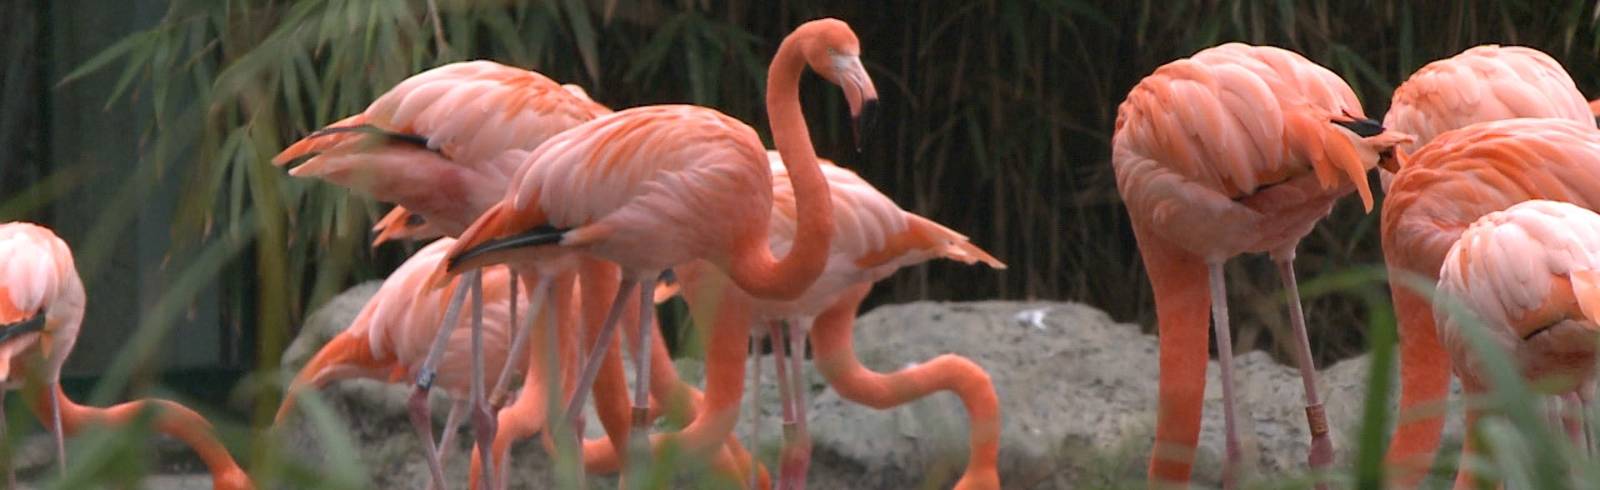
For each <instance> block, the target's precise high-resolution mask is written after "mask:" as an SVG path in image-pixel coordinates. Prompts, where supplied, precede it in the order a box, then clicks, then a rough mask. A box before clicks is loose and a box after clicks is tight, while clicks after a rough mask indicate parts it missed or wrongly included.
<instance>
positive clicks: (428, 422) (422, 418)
mask: <svg viewBox="0 0 1600 490" xmlns="http://www.w3.org/2000/svg"><path fill="white" fill-rule="evenodd" d="M478 277H479V272H478V271H477V270H473V271H471V272H468V273H467V274H466V275H465V276H464V278H463V280H464V281H474V280H476V279H477V278H478ZM463 285H464V283H457V286H456V289H455V291H454V292H452V293H450V303H449V304H448V305H446V306H445V310H444V324H443V325H440V326H439V333H438V334H436V335H435V336H434V339H433V345H431V346H429V348H428V357H427V358H426V359H423V361H422V368H420V369H418V370H417V383H416V386H414V387H413V388H412V390H411V398H410V399H408V400H406V411H407V412H409V413H410V415H411V427H412V429H414V430H416V432H417V436H418V437H420V438H421V439H422V445H423V447H424V448H425V449H426V450H427V451H426V457H427V460H428V473H429V474H430V476H431V477H432V479H433V483H432V485H433V487H434V488H444V467H443V466H441V465H440V464H439V459H438V458H436V457H435V455H436V454H437V453H438V452H439V449H438V447H436V446H435V445H434V442H433V420H432V419H433V416H432V414H431V413H430V412H431V411H430V410H429V406H428V391H429V390H431V389H432V388H433V380H434V377H435V376H437V375H438V369H439V360H440V359H442V358H443V357H444V349H445V346H446V345H447V344H449V343H450V333H451V331H453V330H455V327H456V324H457V323H458V321H459V320H460V318H461V304H462V303H464V302H466V299H467V289H468V288H466V287H462V286H463Z"/></svg>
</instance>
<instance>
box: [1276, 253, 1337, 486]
mask: <svg viewBox="0 0 1600 490" xmlns="http://www.w3.org/2000/svg"><path fill="white" fill-rule="evenodd" d="M1276 255H1278V256H1277V257H1274V258H1273V262H1277V265H1278V277H1279V278H1280V279H1282V280H1283V289H1284V290H1285V291H1287V292H1288V294H1289V323H1290V325H1292V326H1293V327H1294V336H1295V339H1296V343H1297V344H1298V345H1297V346H1296V347H1297V349H1296V350H1295V361H1296V362H1297V363H1299V365H1300V380H1301V381H1302V382H1303V383H1304V384H1305V395H1306V424H1307V426H1308V427H1310V429H1311V452H1310V455H1309V456H1308V457H1307V458H1306V459H1307V463H1308V464H1309V465H1310V466H1311V470H1312V471H1325V470H1327V469H1328V467H1330V466H1332V465H1333V438H1332V437H1329V436H1328V415H1327V414H1326V413H1325V412H1324V410H1323V408H1322V401H1321V400H1320V399H1318V397H1317V367H1316V364H1315V361H1314V360H1312V358H1311V340H1310V336H1309V335H1308V334H1307V333H1306V315H1305V312H1304V311H1302V308H1301V306H1300V286H1299V284H1298V281H1296V280H1295V277H1294V252H1293V251H1290V252H1288V253H1282V254H1276ZM1317 487H1318V488H1322V485H1321V484H1318V485H1317Z"/></svg>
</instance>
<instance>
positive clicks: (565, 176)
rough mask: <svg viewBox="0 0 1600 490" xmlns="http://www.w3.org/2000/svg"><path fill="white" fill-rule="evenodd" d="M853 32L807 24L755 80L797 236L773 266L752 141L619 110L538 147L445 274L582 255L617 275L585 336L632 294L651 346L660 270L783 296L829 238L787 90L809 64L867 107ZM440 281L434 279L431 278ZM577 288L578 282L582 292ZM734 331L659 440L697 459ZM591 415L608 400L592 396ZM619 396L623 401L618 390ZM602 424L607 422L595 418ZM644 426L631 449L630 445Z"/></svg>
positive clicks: (711, 114) (731, 354)
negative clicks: (702, 263)
mask: <svg viewBox="0 0 1600 490" xmlns="http://www.w3.org/2000/svg"><path fill="white" fill-rule="evenodd" d="M859 53H860V46H859V42H858V41H857V39H856V36H855V33H854V32H852V31H851V30H850V28H849V26H847V25H846V24H845V23H844V22H841V21H838V20H834V19H823V20H817V21H811V22H808V23H806V24H804V25H802V26H800V27H799V28H797V29H796V30H795V32H794V33H792V34H790V35H789V36H788V37H787V38H785V39H784V42H783V43H782V45H781V46H780V47H779V48H778V54H777V56H776V57H775V58H774V60H773V63H772V66H771V69H770V71H769V73H768V78H767V87H768V89H767V108H768V113H769V118H770V120H771V122H772V126H773V139H774V141H775V142H776V146H777V148H778V151H779V153H782V154H783V160H784V161H785V162H786V163H787V164H788V165H789V170H790V173H791V178H792V180H793V181H794V185H795V188H796V196H797V199H796V201H797V208H798V210H799V218H798V225H797V226H798V228H799V232H798V233H797V234H796V235H797V236H798V237H800V238H799V239H798V240H796V242H795V244H794V246H793V247H792V249H791V251H790V253H789V254H788V255H786V256H784V258H783V259H781V260H780V259H777V258H774V257H773V255H772V252H771V250H770V248H769V246H768V238H767V228H768V222H769V221H770V218H771V217H770V208H771V204H772V197H771V196H772V177H771V171H770V170H769V169H768V167H767V165H766V158H765V156H764V153H765V151H764V150H763V148H762V146H761V142H760V139H759V138H758V137H757V136H756V134H755V131H754V130H752V129H751V128H750V127H749V126H747V125H745V124H744V123H741V122H739V121H738V120H735V119H733V118H730V117H728V116H726V115H723V114H722V113H719V112H717V111H715V110H711V109H707V108H704V107H696V106H673V105H669V106H649V107H640V108H634V109H628V110H624V111H621V112H617V113H615V114H613V115H611V116H608V117H604V118H600V119H597V120H594V121H591V122H589V123H586V124H584V125H581V126H578V127H575V128H573V129H571V130H569V131H567V132H565V133H562V134H560V135H558V136H556V137H554V138H552V139H550V140H549V141H546V142H545V144H543V145H541V146H540V147H539V148H537V149H536V150H535V151H534V153H533V155H532V156H531V157H530V158H529V160H528V161H527V162H526V163H525V164H524V165H523V167H522V169H521V170H520V171H519V172H518V174H517V177H516V180H515V183H514V184H513V185H512V187H511V189H509V191H508V192H507V193H506V195H505V199H504V200H503V201H502V202H501V203H500V204H498V205H497V206H496V207H495V208H493V209H491V210H490V211H489V212H487V213H486V214H485V215H484V216H483V217H482V218H480V219H479V220H478V222H477V223H476V224H474V225H473V226H472V228H470V229H468V230H467V232H465V233H464V234H463V235H462V237H461V241H460V242H458V243H457V245H456V248H455V249H453V250H452V251H451V264H450V272H452V273H453V272H455V271H459V270H461V269H462V268H463V267H471V266H474V265H479V264H487V263H494V262H511V263H512V264H513V265H514V266H516V265H517V264H527V263H530V262H533V261H537V260H541V259H544V258H546V257H548V256H550V255H552V254H566V253H570V252H582V253H586V254H591V255H593V256H596V257H600V258H603V259H606V260H609V261H612V262H615V263H617V264H619V265H621V266H622V268H623V270H624V276H623V279H622V282H621V284H620V287H619V288H618V290H617V294H616V299H615V300H614V301H612V302H611V305H612V308H611V310H610V311H609V312H608V313H607V315H606V321H605V322H604V325H603V326H602V328H601V329H600V331H599V332H597V335H596V336H597V342H598V345H605V344H606V342H607V341H608V340H607V339H609V338H610V336H611V330H612V329H613V328H614V327H615V324H616V319H617V318H618V317H620V316H621V314H622V311H621V310H622V305H624V304H625V303H627V299H628V296H629V295H630V293H631V291H632V290H633V289H634V286H636V285H642V287H640V291H641V292H640V293H639V294H638V296H639V306H640V308H639V325H640V328H639V336H640V338H641V339H647V338H648V337H649V329H648V326H649V325H650V324H651V322H652V321H653V320H652V314H653V311H652V310H653V307H651V306H650V300H651V299H653V294H654V289H655V287H654V286H655V281H656V278H657V276H658V275H659V274H660V273H661V271H664V270H666V269H668V268H670V267H673V266H677V265H681V264H684V263H687V262H689V261H692V260H696V259H708V260H710V261H711V262H712V263H715V264H717V265H718V267H719V268H721V269H723V270H725V271H727V273H728V274H729V276H730V277H731V279H732V281H733V282H734V283H735V284H737V285H738V287H739V288H741V289H743V290H745V291H747V292H749V293H750V294H753V295H756V296H760V297H768V298H795V297H797V296H799V295H800V294H801V293H802V292H803V291H804V290H805V289H806V288H807V287H808V286H810V284H811V283H812V282H813V281H814V280H815V279H816V278H817V276H818V275H820V274H821V272H822V269H823V266H824V265H825V264H826V261H827V253H828V250H829V243H830V242H831V240H832V234H833V226H832V223H831V221H832V219H831V218H832V211H831V209H830V208H831V206H830V204H829V201H828V199H827V197H826V195H827V182H826V181H825V180H824V179H823V178H822V176H821V172H820V171H819V170H818V169H817V163H816V154H815V151H814V150H813V148H812V147H811V142H810V135H809V134H808V133H807V130H806V125H805V119H804V116H803V115H802V114H801V111H800V107H799V81H800V74H801V72H802V70H803V69H804V66H806V65H809V66H810V67H811V68H812V69H813V70H815V71H816V72H817V73H818V74H820V75H822V76H823V78H825V79H827V80H829V81H831V82H833V83H835V84H837V85H839V86H840V87H841V88H843V89H844V93H845V98H846V102H847V103H848V104H849V106H850V112H851V114H852V115H853V116H858V121H859V116H860V115H861V113H862V111H863V109H864V108H866V107H867V106H869V105H870V103H871V102H873V101H875V100H876V98H877V92H876V89H875V88H874V87H873V85H872V81H871V79H870V78H869V77H868V76H867V73H866V69H865V68H864V67H863V66H862V65H861V60H860V57H859ZM441 272H443V271H441ZM588 286H589V283H588V282H585V289H586V290H587V288H588ZM747 326H748V324H747V323H746V322H742V321H741V322H730V323H729V326H728V327H727V328H718V329H717V331H715V332H713V334H712V339H714V341H713V345H712V346H711V347H710V348H709V350H708V351H707V358H708V365H707V377H708V378H707V384H706V406H705V407H704V410H702V411H701V413H700V416H699V417H696V419H695V421H694V422H692V423H690V424H689V425H688V426H687V427H685V428H684V429H683V431H682V432H680V433H677V434H673V435H670V437H668V436H664V437H662V438H657V439H656V442H662V441H667V442H673V443H678V444H679V445H680V447H681V448H682V449H683V450H685V452H686V453H688V454H704V453H705V452H706V450H708V449H709V448H711V447H713V446H715V445H716V444H717V443H719V442H720V441H722V440H723V439H725V438H726V437H727V435H728V434H729V433H730V432H731V431H732V429H733V424H734V421H736V420H737V418H738V408H739V407H738V400H739V394H740V393H741V392H742V388H743V386H742V385H743V377H744V376H743V375H744V372H743V365H744V360H745V355H746V352H745V347H746V346H745V343H746V340H747V339H748V335H749V332H748V328H747ZM647 345H649V342H643V341H641V342H639V343H638V348H637V349H635V356H634V357H635V359H636V360H637V361H639V362H637V363H636V365H637V371H638V376H636V379H640V380H648V379H650V376H649V373H648V370H649V366H650V364H651V362H649V361H648V359H649V351H648V348H647V347H646V346H647ZM601 357H602V356H600V355H598V354H597V355H595V356H592V359H591V360H590V362H588V363H587V364H586V365H585V366H584V370H583V373H582V376H581V377H580V378H579V383H578V386H579V387H580V389H579V391H578V393H577V394H576V396H574V397H573V400H572V402H571V403H569V404H568V406H567V410H566V413H577V412H578V411H579V410H581V408H582V405H583V403H584V402H585V401H586V398H587V397H586V396H584V393H583V391H584V390H583V389H582V388H583V387H586V386H588V385H590V384H591V383H593V382H594V380H595V376H596V373H597V372H598V369H599V368H600V367H601V363H600V362H597V361H598V360H600V358H601ZM646 386H647V383H639V384H638V386H637V387H636V389H635V393H634V397H633V417H632V418H633V424H632V425H633V426H637V427H644V426H645V425H644V424H645V422H646V420H647V418H648V407H647V406H645V405H644V403H645V399H646V394H645V393H644V392H645V387H646ZM595 396H596V399H597V405H598V406H604V405H607V403H606V401H605V400H604V399H603V397H605V396H612V395H611V394H610V393H609V392H607V391H602V390H599V389H597V390H596V394H595ZM623 396H624V397H625V396H626V394H623ZM602 423H605V420H604V418H602ZM644 432H645V431H644V430H640V431H638V433H636V434H634V437H633V438H632V439H631V440H632V441H634V444H642V438H643V436H644Z"/></svg>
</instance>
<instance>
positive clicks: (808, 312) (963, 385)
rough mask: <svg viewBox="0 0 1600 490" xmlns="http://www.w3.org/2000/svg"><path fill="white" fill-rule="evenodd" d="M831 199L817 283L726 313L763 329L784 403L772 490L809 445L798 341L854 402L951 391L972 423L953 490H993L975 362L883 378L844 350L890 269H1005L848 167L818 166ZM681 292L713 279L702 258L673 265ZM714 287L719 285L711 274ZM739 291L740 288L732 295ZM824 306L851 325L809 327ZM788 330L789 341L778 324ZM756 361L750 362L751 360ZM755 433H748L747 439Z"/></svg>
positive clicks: (785, 189)
mask: <svg viewBox="0 0 1600 490" xmlns="http://www.w3.org/2000/svg"><path fill="white" fill-rule="evenodd" d="M767 156H768V160H769V165H770V166H771V168H772V186H773V200H772V216H773V219H772V222H771V225H770V231H769V238H768V239H769V241H770V243H771V246H772V252H773V253H774V254H781V253H785V252H786V251H787V250H788V249H789V247H790V244H792V243H794V240H795V233H796V229H797V225H796V218H797V216H796V209H797V208H796V202H795V190H794V185H793V183H792V182H791V181H790V180H789V172H788V171H787V170H786V169H785V167H784V165H783V162H782V159H781V157H780V156H779V154H778V153H777V152H770V151H769V152H768V153H767ZM819 165H820V168H821V169H822V174H823V177H824V178H826V179H827V181H828V191H829V193H830V194H831V196H832V201H833V223H834V240H833V247H832V250H831V251H830V252H829V254H828V265H827V267H826V268H825V269H824V271H823V273H822V275H821V276H820V277H819V278H818V279H817V281H816V282H815V283H813V284H812V285H811V287H810V288H807V289H806V291H805V292H804V293H803V294H802V295H801V296H800V297H799V298H796V299H794V300H788V301H782V300H764V299H759V298H755V297H752V296H750V295H746V294H734V295H732V298H734V299H736V300H737V304H734V303H733V302H724V303H722V304H721V305H720V307H723V308H730V307H731V308H739V309H746V310H748V311H749V312H750V315H751V317H752V319H753V320H754V321H755V324H757V325H765V326H767V327H768V333H769V336H770V338H771V339H772V343H773V353H774V356H773V360H774V363H775V364H776V365H777V369H776V370H777V373H778V374H777V376H778V379H777V384H778V392H779V398H780V400H781V402H782V403H783V407H782V413H783V424H784V431H783V433H784V448H783V452H782V458H781V465H780V467H779V475H780V483H779V488H795V489H799V488H805V473H806V468H807V467H808V465H809V460H810V449H811V442H810V437H809V435H807V433H806V428H805V421H806V414H805V406H806V401H805V391H804V388H803V387H802V386H803V381H802V380H803V379H804V374H803V371H802V369H803V368H802V366H801V364H802V361H803V358H804V357H805V356H804V353H805V336H806V334H807V332H810V333H811V335H812V339H813V344H814V346H815V347H816V350H815V356H816V359H817V360H816V364H817V366H818V368H819V370H820V371H821V372H822V374H823V375H824V377H825V378H826V379H827V380H828V382H829V384H830V385H832V386H833V387H834V389H835V390H838V391H839V393H840V395H842V396H844V397H845V398H846V399H849V400H851V401H854V402H857V403H861V404H865V405H868V406H871V407H874V408H879V409H887V408H892V407H894V406H897V405H901V404H904V403H907V402H910V401H914V400H916V399H918V398H921V397H923V396H926V395H927V394H929V393H932V392H935V391H939V390H949V391H953V392H955V393H956V394H957V395H959V396H960V397H961V399H962V402H963V403H964V404H965V405H966V408H967V411H968V414H969V416H970V417H971V419H972V422H971V424H972V427H971V429H970V430H971V432H970V436H969V437H970V439H971V443H970V444H971V449H970V459H969V461H968V464H967V470H966V473H965V474H964V475H963V476H962V479H961V480H960V481H959V482H958V483H957V485H956V488H963V489H966V488H999V487H1000V478H999V473H998V470H997V468H996V465H997V464H998V461H999V448H1000V420H999V418H1000V408H999V401H998V398H997V396H996V395H995V392H994V385H993V383H992V382H990V380H989V375H988V374H987V373H986V372H984V370H983V368H982V367H980V366H978V365H977V364H976V363H974V362H972V361H971V360H968V359H966V358H964V357H961V356H958V355H953V354H952V355H945V356H940V357H939V358H936V359H934V360H932V361H929V362H927V363H924V364H921V365H918V366H916V367H911V368H906V369H904V370H901V371H899V372H896V373H893V374H889V375H883V374H878V373H875V372H872V371H870V370H868V369H866V368H865V367H862V366H861V365H860V362H858V361H856V360H855V355H854V353H853V351H852V350H851V346H850V345H851V340H850V335H851V333H852V332H853V321H854V318H855V312H856V310H857V308H858V307H859V306H860V303H861V300H862V299H864V298H865V291H866V290H867V289H868V288H858V287H857V286H858V285H870V284H872V283H874V282H877V281H879V280H881V279H883V278H885V277H888V276H889V275H891V274H893V273H894V272H895V271H896V270H898V269H900V268H902V267H907V266H911V265H916V264H919V263H922V262H926V261H928V260H932V259H950V260H956V261H960V262H962V263H966V264H976V263H980V262H981V263H983V264H985V265H987V266H989V267H991V268H994V269H1004V268H1005V264H1003V263H1001V262H1000V261H999V260H997V259H995V258H994V257H993V256H990V255H989V254H988V253H987V252H984V251H983V250H981V249H979V248H978V247H976V246H974V245H972V244H971V243H969V242H968V241H967V237H965V236H962V235H961V234H959V233H956V232H955V231H952V230H950V229H948V228H945V227H943V226H940V225H939V224H938V223H934V222H933V221H931V220H929V219H927V218H923V217H921V216H917V215H916V214H912V213H911V212H909V211H906V210H904V209H901V208H900V207H899V206H896V205H895V203H894V201H892V200H890V199H889V197H888V196H885V195H883V193H881V192H878V190H877V189H875V188H873V187H872V184H870V183H868V182H867V181H866V180H864V179H862V178H861V177H860V176H858V175H856V173H855V172H851V171H850V170H848V169H845V168H842V167H839V166H836V165H834V164H833V163H832V162H829V161H827V160H822V161H821V162H819ZM675 270H676V271H677V275H678V278H679V280H680V284H681V288H683V289H685V290H689V291H704V290H705V289H706V286H704V285H702V284H701V282H702V281H708V280H712V279H711V278H708V277H706V275H708V274H717V271H716V269H714V268H713V267H712V266H711V264H709V263H706V262H703V261H700V262H694V263H691V264H689V265H687V266H684V267H679V268H677V269H675ZM716 280H717V281H719V282H721V281H725V280H723V279H721V278H717V279H716ZM734 292H735V293H737V291H734ZM687 296H688V298H690V299H691V300H692V301H691V302H690V308H691V309H707V308H711V307H713V306H718V305H714V304H710V303H709V301H706V300H707V299H709V298H708V295H706V294H703V293H702V294H690V295H687ZM830 309H838V310H840V311H843V312H844V313H846V314H844V315H843V316H844V318H845V319H847V320H848V321H849V322H851V323H847V324H845V325H843V326H835V327H833V328H828V329H824V330H812V322H813V319H815V318H817V317H818V316H819V315H822V314H824V312H826V311H829V310H830ZM785 323H786V324H787V325H788V327H787V335H785V334H783V333H781V328H780V325H782V324H785ZM752 364H754V362H752ZM752 437H753V436H752Z"/></svg>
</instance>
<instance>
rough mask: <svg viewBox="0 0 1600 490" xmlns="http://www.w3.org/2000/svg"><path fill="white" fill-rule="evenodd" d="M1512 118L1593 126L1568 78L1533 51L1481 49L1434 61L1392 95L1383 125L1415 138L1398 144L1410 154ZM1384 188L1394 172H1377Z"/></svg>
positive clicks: (1554, 65) (1388, 184) (1576, 90)
mask: <svg viewBox="0 0 1600 490" xmlns="http://www.w3.org/2000/svg"><path fill="white" fill-rule="evenodd" d="M1518 117H1549V118H1557V119H1570V120H1573V121H1577V122H1579V123H1584V124H1588V125H1590V126H1593V125H1594V121H1595V119H1594V116H1593V115H1592V114H1591V113H1590V109H1589V107H1588V105H1587V103H1586V102H1585V101H1584V99H1583V94H1581V93H1579V92H1578V87H1577V85H1576V84H1574V83H1573V81H1572V76H1571V75H1568V74H1567V71H1566V70H1565V69H1563V68H1562V67H1561V64H1560V63H1558V62H1556V60H1555V59H1553V58H1551V57H1550V55H1547V54H1545V53H1543V52H1540V51H1539V50H1536V49H1532V48H1525V47H1521V46H1498V45H1484V46H1477V47H1474V48H1472V49H1468V50H1466V51H1463V52H1461V53H1460V54H1457V55H1455V56H1452V57H1450V58H1445V59H1442V60H1438V61H1434V62H1432V63H1428V64H1427V65H1426V66H1423V67H1422V68H1421V69H1419V70H1417V72H1416V73H1413V74H1411V77H1410V78H1407V79H1406V81H1405V83H1402V84H1400V87H1398V88H1396V89H1395V91H1394V96H1393V98H1392V100H1391V102H1390V103H1389V112H1388V113H1387V114H1385V115H1384V117H1383V126H1384V127H1386V128H1390V129H1393V130H1396V131H1400V132H1403V133H1407V134H1410V135H1412V136H1415V137H1416V140H1415V141H1411V142H1408V143H1404V144H1401V145H1399V147H1398V148H1400V149H1401V150H1403V151H1404V152H1406V153H1414V152H1416V150H1417V149H1418V148H1421V147H1422V145H1425V144H1427V143H1428V142H1429V141H1432V140H1433V138H1434V137H1436V136H1438V135H1439V134H1441V133H1444V132H1445V131H1450V130H1452V129H1457V128H1462V127H1465V126H1468V125H1471V124H1473V123H1478V122H1484V121H1494V120H1499V119H1512V118H1518ZM1378 175H1379V177H1380V178H1382V179H1383V187H1384V189H1385V190H1387V189H1388V188H1389V186H1390V185H1391V181H1392V180H1393V179H1394V174H1393V173H1391V172H1390V171H1389V170H1388V169H1380V170H1379V172H1378Z"/></svg>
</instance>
